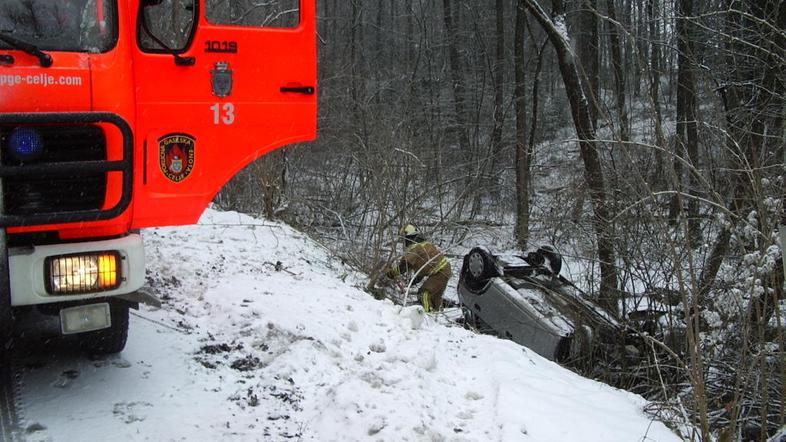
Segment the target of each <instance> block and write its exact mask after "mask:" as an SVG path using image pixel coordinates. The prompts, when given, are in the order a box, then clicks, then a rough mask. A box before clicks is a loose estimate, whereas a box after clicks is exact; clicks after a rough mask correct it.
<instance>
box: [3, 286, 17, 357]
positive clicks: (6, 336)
mask: <svg viewBox="0 0 786 442" xmlns="http://www.w3.org/2000/svg"><path fill="white" fill-rule="evenodd" d="M0 297H2V299H0V354H3V353H5V352H7V351H9V350H10V349H11V344H12V338H13V331H14V316H13V314H12V313H11V297H10V296H9V295H8V294H5V293H0Z"/></svg>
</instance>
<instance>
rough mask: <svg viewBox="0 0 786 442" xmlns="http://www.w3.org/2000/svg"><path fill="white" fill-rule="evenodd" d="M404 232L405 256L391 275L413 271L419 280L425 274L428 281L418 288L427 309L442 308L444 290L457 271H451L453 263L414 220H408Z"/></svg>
mask: <svg viewBox="0 0 786 442" xmlns="http://www.w3.org/2000/svg"><path fill="white" fill-rule="evenodd" d="M401 236H402V237H403V238H404V244H403V246H404V256H402V257H401V259H400V260H399V262H398V265H394V266H392V267H391V268H390V269H389V270H388V272H387V275H388V277H389V278H396V277H398V276H400V275H402V274H405V273H408V272H413V274H414V278H415V280H414V283H415V284H418V283H420V281H421V280H423V278H425V279H426V281H425V282H424V283H423V285H422V286H421V287H420V289H419V290H418V295H419V296H420V299H421V302H422V303H423V309H424V310H426V312H432V311H438V310H441V309H442V294H443V293H445V287H447V285H448V281H449V280H450V277H451V276H452V275H453V274H452V273H451V271H450V263H448V260H447V258H445V256H444V255H443V254H442V252H440V251H439V249H438V248H437V247H436V246H435V245H433V244H431V243H430V242H428V241H426V239H425V238H424V237H423V235H422V234H421V233H420V231H418V229H417V228H416V227H415V226H413V225H412V224H407V225H406V226H404V228H403V229H401Z"/></svg>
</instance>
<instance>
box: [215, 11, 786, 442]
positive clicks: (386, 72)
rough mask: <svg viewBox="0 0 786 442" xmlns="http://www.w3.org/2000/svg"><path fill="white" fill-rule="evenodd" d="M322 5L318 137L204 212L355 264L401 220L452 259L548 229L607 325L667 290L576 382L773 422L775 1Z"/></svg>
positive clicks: (742, 425)
mask: <svg viewBox="0 0 786 442" xmlns="http://www.w3.org/2000/svg"><path fill="white" fill-rule="evenodd" d="M223 1H224V0H214V1H212V3H222V2H223ZM229 3H231V5H232V8H233V11H232V14H233V16H235V15H242V14H243V11H244V10H250V9H254V8H256V7H258V6H259V5H258V4H257V3H259V2H254V1H252V0H237V1H232V2H229ZM281 3H287V2H281ZM290 3H291V2H290ZM317 6H318V15H319V36H318V51H319V139H318V141H316V142H315V143H309V144H304V145H298V146H291V147H288V148H286V149H282V150H279V151H276V152H274V153H272V154H269V155H266V156H265V157H263V158H262V159H260V160H259V161H257V162H256V163H254V164H252V165H251V166H249V167H248V168H247V169H246V170H244V171H243V172H242V173H241V174H240V175H238V176H237V177H236V178H235V179H234V180H233V181H232V182H230V183H229V184H228V185H227V186H226V187H225V188H224V190H222V192H221V193H219V195H218V196H217V197H216V199H215V204H216V205H217V206H218V207H221V208H225V209H233V210H239V211H243V212H247V213H252V214H261V215H264V216H266V217H268V218H276V219H279V220H283V221H285V222H287V223H290V224H292V225H293V226H295V227H297V228H299V229H301V230H303V231H305V232H308V233H309V234H310V235H312V236H313V237H314V238H316V239H318V240H319V241H320V242H322V243H323V244H325V245H326V246H327V247H328V248H330V249H331V250H332V252H333V253H334V254H336V255H338V256H340V257H341V258H342V259H343V260H345V261H346V262H348V263H350V264H352V265H353V266H355V267H357V268H358V269H361V270H364V271H366V272H373V270H374V269H375V267H376V264H377V263H378V262H380V261H381V260H382V261H384V260H389V259H391V257H392V256H393V255H394V254H395V253H396V251H397V250H396V235H397V233H398V231H399V229H400V228H401V226H402V225H403V224H405V223H407V222H415V223H417V224H418V225H419V226H420V227H421V228H422V229H423V230H424V231H426V232H427V233H428V235H429V236H431V237H433V238H435V239H436V240H437V241H438V242H440V244H441V246H442V247H443V249H445V250H446V252H447V253H448V254H451V253H456V251H457V250H461V246H462V244H463V241H467V240H472V238H476V237H478V235H479V234H482V233H485V234H487V236H488V233H489V232H493V233H492V234H491V236H492V237H494V236H496V237H495V238H494V241H495V242H496V243H495V245H494V246H495V247H496V248H509V249H515V250H520V251H526V250H527V249H528V248H531V247H537V245H539V244H544V243H548V244H554V245H555V246H557V247H558V248H559V250H560V251H561V252H562V254H563V255H564V256H565V257H566V258H568V259H570V260H572V261H573V262H577V263H581V266H582V268H583V269H585V271H584V272H582V278H581V279H582V280H581V281H576V283H577V284H580V285H582V286H583V287H586V288H587V289H588V291H589V292H590V293H592V295H593V296H594V297H596V299H597V301H598V302H599V303H601V304H602V305H603V306H605V308H606V309H607V310H608V311H609V312H612V313H613V314H614V315H616V316H617V317H619V318H622V319H625V318H627V310H628V309H629V308H630V307H629V306H630V305H631V303H636V302H644V303H646V302H653V301H657V302H658V303H659V305H665V306H668V309H667V310H664V311H658V312H656V314H657V316H658V317H657V323H658V324H660V327H661V330H659V331H658V332H653V333H651V334H650V335H648V336H647V339H648V342H649V343H650V348H651V352H650V354H648V355H647V356H646V357H645V358H643V359H642V361H640V362H639V363H637V364H635V365H632V366H605V365H604V364H603V363H602V361H598V362H597V363H596V364H594V365H593V367H592V369H588V370H587V371H586V372H585V373H584V374H585V375H587V376H590V377H594V378H596V379H600V380H603V381H604V382H608V383H610V384H612V385H615V386H618V387H621V388H626V389H629V390H631V391H634V392H636V393H639V394H642V395H643V396H644V397H645V398H647V399H648V400H650V401H652V403H653V404H654V405H653V407H652V408H653V409H652V410H651V412H652V413H653V415H656V416H657V417H659V418H660V419H663V420H664V421H667V422H670V423H671V425H672V426H673V427H674V428H675V429H677V430H678V431H680V432H681V434H682V435H683V436H684V437H685V438H686V439H689V440H705V441H708V440H713V439H715V440H720V441H733V440H744V441H748V440H754V441H766V440H768V437H770V436H772V435H773V434H775V433H776V432H777V431H778V430H779V429H780V428H781V427H783V426H784V424H786V407H784V400H786V382H784V381H786V358H785V357H784V344H786V336H785V335H784V324H783V321H784V320H785V319H786V315H785V314H784V312H783V311H782V309H783V308H784V307H786V303H784V296H783V285H784V270H783V264H782V252H781V246H780V240H779V238H778V235H779V224H781V223H783V224H786V221H784V220H783V206H784V205H783V196H784V195H783V188H784V154H785V152H784V148H785V147H786V125H785V124H784V123H785V120H786V100H785V99H784V91H786V31H784V30H785V29H786V2H784V1H783V0H758V1H740V0H564V1H563V0H552V1H546V0H540V1H536V0H438V1H423V0H389V1H379V2H370V1H361V0H318V2H317ZM472 245H474V244H469V246H470V247H471V246H472ZM464 247H466V245H464Z"/></svg>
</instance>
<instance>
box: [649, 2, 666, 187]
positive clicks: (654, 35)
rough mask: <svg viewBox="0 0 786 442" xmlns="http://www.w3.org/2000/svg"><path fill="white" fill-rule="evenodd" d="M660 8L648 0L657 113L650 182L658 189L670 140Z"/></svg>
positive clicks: (652, 87) (652, 84) (653, 97)
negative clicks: (663, 85)
mask: <svg viewBox="0 0 786 442" xmlns="http://www.w3.org/2000/svg"><path fill="white" fill-rule="evenodd" d="M658 10H659V6H658V0H647V19H648V21H649V35H650V37H649V40H650V66H649V73H650V101H652V108H653V111H654V113H655V143H656V146H657V147H658V149H655V154H654V158H655V164H654V167H653V170H652V175H651V178H650V180H649V181H650V183H652V184H654V186H655V187H656V188H657V189H662V188H663V186H664V185H665V184H666V182H665V181H664V178H663V174H664V167H663V152H665V151H666V149H667V148H668V142H667V141H666V136H665V135H664V130H663V113H662V112H661V108H660V76H661V56H660V28H659V25H658V23H659V22H658V19H657V18H656V11H658Z"/></svg>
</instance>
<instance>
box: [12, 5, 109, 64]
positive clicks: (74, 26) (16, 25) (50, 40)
mask: <svg viewBox="0 0 786 442" xmlns="http://www.w3.org/2000/svg"><path fill="white" fill-rule="evenodd" d="M115 4H116V0H57V1H53V0H2V1H0V32H2V33H3V34H5V35H8V36H10V37H13V38H15V39H18V40H21V41H24V42H26V43H30V44H32V45H34V46H36V47H37V48H38V49H41V50H46V51H69V52H106V51H108V50H110V49H111V48H112V47H113V46H114V44H115V41H116V35H117V22H116V9H115ZM10 47H11V45H9V44H8V43H4V42H2V41H0V48H4V49H7V48H10Z"/></svg>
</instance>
